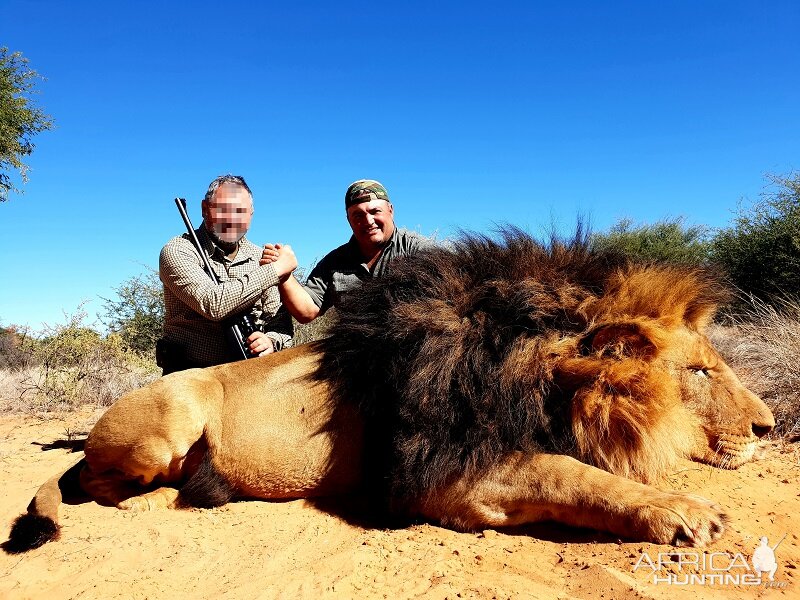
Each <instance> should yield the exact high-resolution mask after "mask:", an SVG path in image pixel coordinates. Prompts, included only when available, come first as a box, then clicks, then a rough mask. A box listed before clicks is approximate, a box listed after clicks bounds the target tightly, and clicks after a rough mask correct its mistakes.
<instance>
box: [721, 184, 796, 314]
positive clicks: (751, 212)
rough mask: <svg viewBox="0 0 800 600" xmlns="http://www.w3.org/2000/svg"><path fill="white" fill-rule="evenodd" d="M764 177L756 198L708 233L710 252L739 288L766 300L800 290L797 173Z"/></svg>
mask: <svg viewBox="0 0 800 600" xmlns="http://www.w3.org/2000/svg"><path fill="white" fill-rule="evenodd" d="M768 178H769V180H770V181H771V183H772V185H771V187H770V188H768V190H767V191H765V192H764V193H762V195H761V199H760V201H758V202H757V203H756V204H755V205H753V206H752V207H751V208H750V209H748V210H745V209H742V208H741V207H740V209H739V212H738V216H737V217H736V219H735V222H734V226H733V227H731V228H728V229H723V230H721V231H719V232H718V233H717V235H716V236H715V237H714V240H713V244H712V256H713V258H714V260H715V261H717V262H718V263H720V264H721V265H722V266H723V267H724V268H725V270H726V271H727V272H728V274H729V275H730V277H731V279H732V280H733V283H734V284H736V286H737V287H739V289H741V290H742V291H743V292H745V293H746V294H753V295H756V296H758V297H759V298H760V299H761V300H762V301H767V302H771V301H770V300H769V298H770V296H772V295H775V294H777V297H780V296H781V294H797V293H798V292H800V173H790V174H789V175H788V176H778V175H770V176H768Z"/></svg>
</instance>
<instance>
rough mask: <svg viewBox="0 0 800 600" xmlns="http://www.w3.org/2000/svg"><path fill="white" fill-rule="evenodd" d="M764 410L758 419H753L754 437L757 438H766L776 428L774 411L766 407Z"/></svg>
mask: <svg viewBox="0 0 800 600" xmlns="http://www.w3.org/2000/svg"><path fill="white" fill-rule="evenodd" d="M764 409H765V410H762V411H761V414H759V415H758V417H756V418H755V419H753V425H752V428H753V435H755V436H756V437H764V436H765V435H767V434H768V433H769V432H770V431H772V430H773V429H774V428H775V417H774V416H773V415H772V411H771V410H770V409H769V408H767V407H766V405H765V406H764ZM765 413H766V414H765Z"/></svg>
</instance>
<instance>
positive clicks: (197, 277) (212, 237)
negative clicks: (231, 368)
mask: <svg viewBox="0 0 800 600" xmlns="http://www.w3.org/2000/svg"><path fill="white" fill-rule="evenodd" d="M201 206H202V213H203V222H202V224H201V225H200V227H198V228H197V229H196V230H195V233H196V234H197V238H198V240H199V241H200V245H201V246H202V247H203V248H204V249H205V251H206V254H207V256H208V258H209V262H210V264H211V268H212V269H213V270H214V272H215V273H216V275H217V278H218V279H219V284H215V283H214V282H213V281H212V280H211V278H210V277H209V276H208V274H207V273H206V271H205V269H204V264H203V260H202V258H201V257H200V254H199V253H198V252H197V249H196V248H195V246H194V244H193V243H192V241H191V239H190V238H189V234H188V233H185V234H183V235H181V236H178V237H175V238H172V239H171V240H170V241H169V242H167V244H166V245H165V246H164V248H163V249H162V250H161V256H160V259H159V270H158V271H159V276H160V278H161V281H162V283H163V284H164V304H165V309H166V311H165V316H164V337H163V339H162V340H160V341H159V346H158V348H157V354H158V357H159V359H160V360H159V365H160V366H161V367H162V368H163V371H164V375H167V374H169V373H172V372H174V371H180V370H183V369H188V368H192V367H208V366H211V365H217V364H221V363H225V362H229V361H230V360H232V355H231V353H230V351H229V348H228V345H227V343H226V339H225V329H224V327H225V321H226V320H229V319H232V318H233V319H235V318H237V317H238V316H240V315H242V314H247V315H249V316H250V318H251V319H252V321H253V322H254V324H255V326H256V331H254V332H253V333H252V334H250V336H249V337H248V338H247V343H248V345H249V350H250V352H251V353H252V354H257V355H264V354H269V353H271V352H277V351H279V350H281V349H283V348H286V347H289V346H291V343H292V333H293V332H292V320H291V316H290V315H289V313H288V312H287V311H286V309H285V308H283V306H282V305H281V300H280V294H279V293H278V288H277V285H278V283H279V282H280V281H281V280H285V279H286V278H287V277H288V276H289V275H290V274H291V272H292V271H293V270H294V269H295V268H296V267H297V261H296V259H295V258H294V256H293V255H292V253H286V254H284V256H281V257H280V258H279V259H278V260H276V261H275V262H273V263H271V264H265V265H259V264H258V262H259V259H260V258H261V254H262V248H261V247H259V246H256V245H255V244H253V243H252V242H250V241H249V240H248V239H247V238H245V237H244V235H245V233H246V232H247V230H248V229H249V227H250V221H251V219H252V216H253V198H252V194H251V192H250V188H249V187H248V186H247V183H246V182H245V180H244V178H242V177H239V176H237V175H222V176H220V177H217V178H216V179H214V181H212V182H211V185H209V186H208V191H207V192H206V195H205V198H204V199H203V201H202V205H201Z"/></svg>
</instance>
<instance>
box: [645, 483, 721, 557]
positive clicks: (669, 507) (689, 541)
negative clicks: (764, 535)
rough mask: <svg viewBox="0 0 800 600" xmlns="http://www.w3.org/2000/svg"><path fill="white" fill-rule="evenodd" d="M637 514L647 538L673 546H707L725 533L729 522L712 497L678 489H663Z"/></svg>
mask: <svg viewBox="0 0 800 600" xmlns="http://www.w3.org/2000/svg"><path fill="white" fill-rule="evenodd" d="M637 513H638V514H637V521H638V524H637V525H638V526H640V527H642V531H641V533H642V534H643V536H642V537H643V538H644V539H647V540H649V541H652V542H655V543H657V544H671V545H673V546H705V545H706V544H709V543H710V542H713V541H714V540H717V539H719V538H720V537H721V536H722V534H723V532H724V531H725V524H726V523H727V521H728V517H727V515H725V513H724V512H722V509H721V508H720V507H719V506H717V505H716V504H714V503H713V502H711V501H710V500H706V499H705V498H701V497H700V496H693V495H691V494H681V493H678V492H663V493H662V495H660V496H659V497H657V498H654V499H651V500H650V502H648V504H647V505H646V506H643V507H641V508H639V509H638V511H637Z"/></svg>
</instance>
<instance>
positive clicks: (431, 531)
mask: <svg viewBox="0 0 800 600" xmlns="http://www.w3.org/2000/svg"><path fill="white" fill-rule="evenodd" d="M96 417H97V415H93V414H89V413H84V414H79V415H74V416H71V417H69V419H68V421H63V420H62V421H39V420H35V419H31V418H23V417H10V416H5V417H0V477H1V478H2V481H3V495H2V498H1V499H0V522H2V523H3V526H4V527H5V529H4V530H3V531H2V532H0V537H3V539H5V537H6V535H7V532H8V525H9V524H10V522H11V521H12V520H13V518H14V517H16V516H17V515H18V514H19V513H20V512H21V511H22V510H24V508H25V507H26V506H27V504H28V502H29V501H30V499H31V497H32V496H33V494H34V492H35V491H36V488H37V487H38V486H39V485H40V484H41V483H43V482H44V481H45V480H46V479H47V478H49V477H50V476H52V475H54V474H55V473H57V472H58V471H59V470H60V469H63V468H64V467H66V466H67V465H69V464H70V463H71V462H72V461H74V460H75V457H74V455H71V454H69V452H68V451H66V450H48V451H43V450H42V449H41V447H40V446H39V445H36V443H37V442H39V443H46V442H52V441H54V440H56V439H63V438H64V437H65V433H66V432H67V431H68V430H69V431H76V430H77V431H79V430H81V429H82V428H85V426H86V424H87V423H90V422H92V421H93V420H94V419H96ZM798 483H800V450H798V448H796V447H792V446H788V447H778V446H770V447H768V448H766V449H765V451H764V456H763V457H762V459H761V460H760V461H759V462H756V463H752V464H749V465H746V466H744V467H742V468H741V469H739V470H738V471H720V470H716V469H712V468H710V467H705V466H701V465H697V464H692V463H686V465H684V468H683V469H681V470H679V471H678V472H676V473H674V474H673V476H672V477H671V478H670V481H669V482H668V484H667V485H668V486H670V487H672V488H673V489H678V490H692V491H693V492H695V493H698V494H700V495H702V496H705V497H707V498H712V499H714V500H716V501H717V502H718V503H719V504H721V505H722V506H724V507H725V508H726V510H727V511H728V514H729V516H730V519H731V522H730V526H729V528H728V531H727V533H726V535H725V536H724V537H723V539H722V540H720V541H719V542H717V543H716V544H715V545H714V546H713V547H712V548H710V549H707V553H706V554H708V553H710V552H711V551H714V552H720V553H729V555H730V556H731V557H733V556H734V555H735V553H742V555H743V556H744V557H745V558H746V559H747V560H748V561H749V560H750V557H751V556H752V553H753V550H754V549H755V547H756V546H757V545H758V541H759V538H760V537H761V536H767V537H768V538H769V543H770V544H771V545H774V544H775V543H777V542H778V540H780V538H781V537H782V536H783V535H784V534H787V535H786V538H785V540H784V541H783V542H782V543H781V545H780V546H779V547H778V549H777V550H776V552H775V554H776V558H777V562H778V571H777V573H776V575H775V581H776V582H780V584H785V586H784V587H783V588H769V589H767V588H764V587H756V586H739V587H737V586H735V585H730V584H728V585H719V584H716V583H715V584H711V585H701V584H697V583H695V584H689V585H683V586H677V585H669V584H666V583H659V584H654V583H653V572H652V570H650V569H647V568H640V569H638V570H637V571H636V572H634V571H633V567H634V565H635V564H636V563H637V561H639V559H640V558H641V556H642V553H643V552H646V553H647V554H648V556H649V557H652V559H653V560H654V561H655V560H657V555H658V553H659V552H669V551H671V549H670V548H668V547H665V546H655V545H651V544H642V543H628V542H621V541H619V540H617V539H614V538H612V537H610V536H607V535H601V534H595V533H592V532H586V531H578V530H572V529H568V528H565V527H560V526H554V525H547V526H537V527H530V528H526V529H524V530H518V531H501V532H495V531H486V532H482V533H472V534H468V533H456V532H453V531H449V530H447V529H442V528H440V527H436V526H434V525H428V524H420V525H414V526H411V527H408V528H405V529H397V530H382V529H374V528H370V527H369V525H367V524H365V523H360V522H358V520H357V515H358V511H357V510H356V511H353V510H345V511H344V512H345V513H346V514H348V515H349V516H348V517H343V516H342V510H341V507H340V508H331V509H330V510H322V509H320V508H318V507H315V506H311V505H309V504H307V503H306V502H304V501H301V500H298V501H292V502H255V501H253V502H236V503H233V504H229V505H227V506H225V507H222V508H219V509H213V510H195V511H154V512H148V513H128V512H125V511H120V510H117V509H114V508H106V507H101V506H98V505H97V504H95V503H84V504H78V505H64V506H63V507H62V513H61V514H62V525H63V531H62V539H61V540H60V541H58V542H55V543H51V544H47V545H46V546H44V547H42V548H39V549H37V550H34V551H32V552H30V553H28V554H25V555H18V556H9V555H6V554H0V598H47V599H54V598H104V599H106V598H109V599H110V598H243V599H250V598H306V597H307V598H319V597H331V598H393V599H394V598H416V597H424V598H607V599H609V600H612V599H613V600H616V599H628V598H663V599H669V600H674V599H676V598H693V599H704V598H760V597H775V598H800V574H799V573H798V567H800V539H799V538H798V536H800V485H798ZM665 487H667V486H666V485H665ZM354 514H355V516H356V518H355V519H354V518H353V515H354ZM717 560H722V561H723V563H722V564H723V565H725V564H728V562H725V557H724V555H718V558H717ZM672 570H673V571H674V572H676V573H679V572H678V571H677V569H676V568H675V567H674V566H673V567H672ZM666 572H667V571H666V570H663V571H660V573H661V574H662V575H666ZM684 572H687V571H684ZM730 572H731V573H742V572H743V569H741V568H739V567H734V568H733V569H731V571H730Z"/></svg>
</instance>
